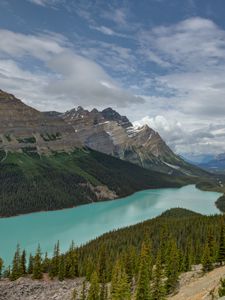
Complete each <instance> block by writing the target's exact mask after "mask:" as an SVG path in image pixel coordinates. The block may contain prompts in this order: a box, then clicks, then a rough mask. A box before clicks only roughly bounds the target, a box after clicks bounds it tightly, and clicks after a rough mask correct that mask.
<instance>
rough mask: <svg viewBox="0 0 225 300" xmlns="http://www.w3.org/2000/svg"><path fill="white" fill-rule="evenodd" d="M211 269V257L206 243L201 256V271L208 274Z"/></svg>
mask: <svg viewBox="0 0 225 300" xmlns="http://www.w3.org/2000/svg"><path fill="white" fill-rule="evenodd" d="M212 269H213V264H212V257H211V255H210V249H209V245H208V242H207V243H206V245H205V247H204V251H203V256H202V270H203V272H209V271H211V270H212Z"/></svg>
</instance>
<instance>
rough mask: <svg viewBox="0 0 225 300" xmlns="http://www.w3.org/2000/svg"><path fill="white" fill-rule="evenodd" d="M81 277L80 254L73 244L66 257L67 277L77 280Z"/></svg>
mask: <svg viewBox="0 0 225 300" xmlns="http://www.w3.org/2000/svg"><path fill="white" fill-rule="evenodd" d="M78 276H79V270H78V253H77V249H76V248H75V246H74V243H73V242H72V244H71V246H70V249H69V251H68V252H67V253H66V255H65V277H66V278H75V277H78Z"/></svg>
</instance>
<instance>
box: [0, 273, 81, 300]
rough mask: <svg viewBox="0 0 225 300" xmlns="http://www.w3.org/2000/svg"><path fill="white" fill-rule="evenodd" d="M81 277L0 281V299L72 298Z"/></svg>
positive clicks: (77, 289) (43, 299) (41, 299)
mask: <svg viewBox="0 0 225 300" xmlns="http://www.w3.org/2000/svg"><path fill="white" fill-rule="evenodd" d="M82 282H83V279H82V278H78V279H76V280H66V281H62V282H61V281H58V280H48V279H45V280H32V279H30V278H19V279H18V280H16V281H13V282H12V281H9V280H7V279H4V280H1V281H0V300H35V299H37V300H72V299H73V297H72V295H73V291H74V289H76V291H77V292H78V294H79V293H80V292H81V289H82Z"/></svg>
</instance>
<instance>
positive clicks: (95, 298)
mask: <svg viewBox="0 0 225 300" xmlns="http://www.w3.org/2000/svg"><path fill="white" fill-rule="evenodd" d="M224 262H225V219H224V216H210V217H207V216H201V215H199V214H195V213H190V212H189V211H186V210H181V209H175V210H171V211H168V212H167V213H166V214H163V215H162V216H161V217H158V218H155V219H153V220H150V221H147V222H143V223H141V224H138V225H135V226H131V227H128V228H125V229H121V230H118V231H114V232H111V233H108V234H105V235H103V236H102V237H100V238H98V239H96V240H94V241H92V242H90V243H88V244H87V245H84V246H82V247H76V246H75V245H74V243H72V244H71V246H70V248H69V249H68V251H67V252H66V253H61V252H60V245H59V242H57V244H56V245H55V247H54V252H53V255H52V257H51V258H50V257H48V254H47V253H45V254H44V255H43V254H42V251H41V248H40V246H38V247H37V250H36V253H35V254H34V255H29V257H27V255H26V252H25V251H24V250H23V251H22V250H21V249H20V247H19V245H18V246H17V249H16V252H15V255H14V258H13V262H12V266H11V267H10V268H9V269H6V270H5V271H4V274H3V276H5V277H9V278H10V279H11V280H16V279H18V278H19V277H21V276H31V277H32V278H33V279H42V278H43V274H45V273H47V274H48V276H49V277H50V278H51V279H54V278H57V279H58V280H60V281H62V280H64V279H67V278H70V279H73V278H76V277H84V278H85V280H84V282H83V288H82V291H81V293H80V292H79V293H78V291H76V290H74V293H73V299H82V300H83V299H87V300H108V299H111V300H129V299H135V300H161V299H165V297H166V296H167V295H169V294H171V293H173V292H174V291H176V289H177V287H178V280H179V275H180V274H181V273H182V272H186V271H189V270H191V268H192V265H195V264H199V263H202V269H203V272H208V271H211V270H212V269H213V268H215V267H216V266H219V265H223V264H224ZM1 266H2V264H1ZM1 269H2V268H1ZM223 293H225V281H222V282H221V288H220V294H221V295H223Z"/></svg>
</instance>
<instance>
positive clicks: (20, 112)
mask: <svg viewBox="0 0 225 300" xmlns="http://www.w3.org/2000/svg"><path fill="white" fill-rule="evenodd" d="M124 161H126V162H124ZM0 164H1V168H0V184H1V187H2V188H1V189H0V215H13V214H19V213H25V212H30V211H38V210H48V209H59V208H64V207H71V206H74V205H78V204H82V203H87V202H92V201H99V200H104V199H114V198H117V197H121V196H125V195H128V194H130V193H132V192H134V191H137V190H140V189H143V188H151V187H163V186H179V185H181V184H183V183H184V178H187V177H188V178H189V179H188V180H189V182H192V181H193V180H194V178H195V180H196V176H207V175H208V174H207V173H206V172H205V171H202V170H201V169H200V168H198V167H196V166H193V165H191V164H189V163H187V162H185V161H184V160H183V159H182V158H181V157H179V156H177V155H176V154H174V153H173V151H172V150H171V149H170V148H169V147H168V146H167V145H166V143H165V142H164V141H163V140H162V138H161V137H160V136H159V134H158V133H157V132H155V131H154V130H153V129H151V128H149V127H148V126H147V125H145V126H142V127H139V128H135V127H134V126H133V125H132V123H131V122H130V121H129V120H128V119H127V117H125V116H121V115H120V114H119V113H117V112H116V111H115V110H113V109H112V108H107V109H104V110H103V111H98V110H97V109H93V110H92V111H88V110H85V109H83V108H82V107H78V108H77V109H72V110H70V111H67V112H65V113H58V112H55V111H53V112H40V111H38V110H36V109H33V108H31V107H29V106H27V105H25V104H24V103H23V102H22V101H21V100H19V99H17V98H16V97H15V96H13V95H11V94H8V93H6V92H4V91H1V90H0ZM185 180H186V179H185Z"/></svg>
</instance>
